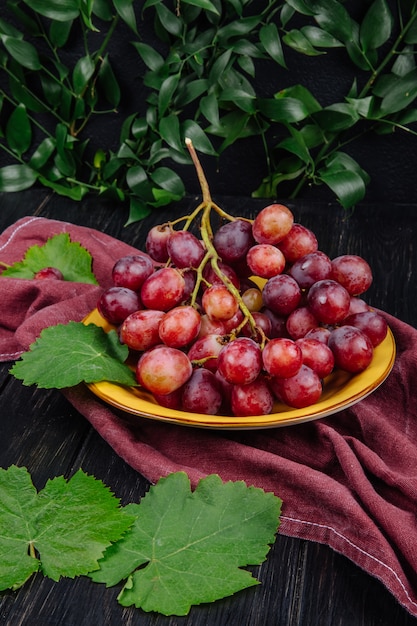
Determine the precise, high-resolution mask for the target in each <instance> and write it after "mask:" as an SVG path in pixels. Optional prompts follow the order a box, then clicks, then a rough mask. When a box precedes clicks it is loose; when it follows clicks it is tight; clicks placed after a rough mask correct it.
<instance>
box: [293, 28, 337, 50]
mask: <svg viewBox="0 0 417 626" xmlns="http://www.w3.org/2000/svg"><path fill="white" fill-rule="evenodd" d="M300 31H301V32H302V33H303V35H304V37H306V38H307V39H308V40H309V42H310V43H311V45H312V46H314V47H316V46H317V47H319V48H341V47H343V43H342V42H341V41H339V40H338V39H336V37H333V35H330V34H329V33H327V32H326V31H325V30H323V29H322V28H318V27H317V26H313V25H306V26H303V27H302V28H301V29H300Z"/></svg>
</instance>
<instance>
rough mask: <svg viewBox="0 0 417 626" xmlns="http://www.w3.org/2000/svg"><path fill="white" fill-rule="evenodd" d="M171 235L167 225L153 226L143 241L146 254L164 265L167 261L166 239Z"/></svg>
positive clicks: (170, 229)
mask: <svg viewBox="0 0 417 626" xmlns="http://www.w3.org/2000/svg"><path fill="white" fill-rule="evenodd" d="M171 233H172V228H171V227H170V226H169V224H160V225H158V226H154V227H153V228H151V229H150V230H149V231H148V234H147V236H146V241H145V248H146V252H147V253H148V254H149V256H150V257H151V258H152V259H153V260H154V261H158V262H159V263H166V262H167V261H168V259H169V254H168V250H167V243H168V239H169V237H170V235H171Z"/></svg>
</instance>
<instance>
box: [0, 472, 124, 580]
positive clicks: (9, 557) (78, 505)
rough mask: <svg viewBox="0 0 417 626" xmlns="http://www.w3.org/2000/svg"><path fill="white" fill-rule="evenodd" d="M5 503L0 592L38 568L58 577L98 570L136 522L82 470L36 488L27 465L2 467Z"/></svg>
mask: <svg viewBox="0 0 417 626" xmlns="http://www.w3.org/2000/svg"><path fill="white" fill-rule="evenodd" d="M0 505H1V506H0V528H1V529H2V531H1V533H0V590H4V589H9V588H12V589H17V588H19V587H21V586H22V585H23V584H24V583H25V581H26V580H27V579H28V578H29V577H30V576H31V575H32V574H33V573H35V572H37V571H41V572H42V573H43V574H44V575H45V576H47V577H48V578H51V579H52V580H56V581H57V580H59V579H60V578H61V577H62V576H65V577H70V578H74V577H75V576H80V575H85V574H87V573H89V572H91V571H92V570H94V569H97V568H98V561H99V559H101V558H102V556H103V553H104V551H105V550H106V548H108V547H109V546H110V545H111V543H112V542H114V541H117V540H119V539H120V537H122V535H123V534H124V533H125V532H126V531H127V530H128V528H129V527H130V526H131V524H132V523H133V521H134V517H132V516H131V515H129V514H127V513H126V509H123V508H121V507H120V504H119V500H118V499H117V498H116V497H115V496H114V495H113V494H112V493H111V492H110V490H109V489H108V488H107V487H106V486H105V485H103V483H101V482H100V481H99V480H97V479H95V478H94V477H92V476H88V475H87V474H85V473H84V472H83V471H82V470H78V471H77V472H76V473H75V474H74V475H73V476H72V478H70V479H69V480H68V481H66V480H65V479H64V477H62V476H60V477H57V478H54V479H52V480H49V481H48V482H47V483H46V485H45V487H44V489H42V490H41V491H39V492H37V491H36V489H35V487H34V485H33V483H32V481H31V477H30V475H29V473H28V471H27V469H26V468H24V467H16V466H15V465H12V466H11V467H9V468H8V469H7V470H5V469H0Z"/></svg>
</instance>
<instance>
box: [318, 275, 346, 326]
mask: <svg viewBox="0 0 417 626" xmlns="http://www.w3.org/2000/svg"><path fill="white" fill-rule="evenodd" d="M307 301H308V306H309V308H310V310H311V311H312V313H313V315H314V316H315V317H316V318H317V319H318V320H319V322H322V323H323V324H338V323H339V322H341V321H342V320H344V319H345V317H346V316H347V314H348V312H349V306H350V296H349V293H348V292H347V291H346V289H345V288H344V287H342V285H341V284H340V283H337V282H336V281H335V280H330V279H328V280H319V281H318V282H316V283H314V285H312V287H310V290H309V292H308V296H307Z"/></svg>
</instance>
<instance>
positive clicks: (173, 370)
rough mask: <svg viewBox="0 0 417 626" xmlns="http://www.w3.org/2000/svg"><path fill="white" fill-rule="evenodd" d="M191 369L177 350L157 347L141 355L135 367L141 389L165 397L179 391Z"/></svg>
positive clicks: (189, 363)
mask: <svg viewBox="0 0 417 626" xmlns="http://www.w3.org/2000/svg"><path fill="white" fill-rule="evenodd" d="M192 372H193V367H192V365H191V361H190V359H189V358H188V356H187V355H186V354H185V353H184V352H182V351H181V350H179V349H178V348H171V347H169V346H164V345H158V346H155V347H154V348H151V349H150V350H147V351H146V352H144V353H143V354H142V356H141V357H140V359H139V361H138V362H137V365H136V378H137V381H138V383H139V384H140V385H142V387H145V389H147V390H148V391H150V392H151V393H155V394H160V395H166V394H168V393H172V392H173V391H175V390H176V389H179V387H181V386H182V385H184V383H186V382H187V380H188V379H189V378H190V376H191V374H192Z"/></svg>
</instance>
